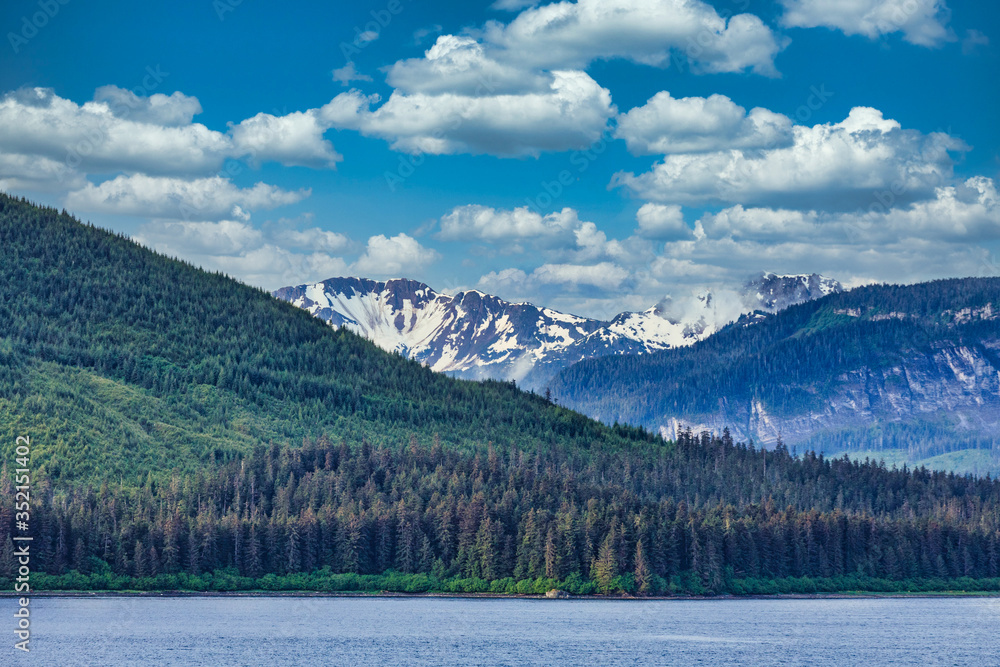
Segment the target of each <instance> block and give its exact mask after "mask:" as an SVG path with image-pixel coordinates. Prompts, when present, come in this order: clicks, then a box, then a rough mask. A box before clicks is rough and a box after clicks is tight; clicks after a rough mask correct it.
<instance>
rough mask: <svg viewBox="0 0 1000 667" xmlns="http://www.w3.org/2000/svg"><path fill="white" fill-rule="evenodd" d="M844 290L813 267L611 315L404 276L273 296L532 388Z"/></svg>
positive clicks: (469, 374) (432, 361)
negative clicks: (587, 362)
mask: <svg viewBox="0 0 1000 667" xmlns="http://www.w3.org/2000/svg"><path fill="white" fill-rule="evenodd" d="M842 289H843V288H842V286H841V285H840V283H839V282H837V281H836V280H833V279H831V278H826V277H823V276H819V275H816V274H813V275H803V276H779V275H775V274H773V273H762V274H760V275H759V276H757V277H755V278H754V279H752V280H749V281H747V282H746V283H745V284H744V285H742V286H741V287H740V288H739V289H735V290H715V291H704V292H702V293H700V294H697V295H693V296H692V297H689V298H682V299H672V298H670V297H666V298H664V299H663V300H661V301H660V302H659V303H658V304H656V305H655V306H652V307H650V308H649V309H647V310H645V311H642V312H638V313H636V312H623V313H620V314H619V315H617V316H615V317H614V318H612V319H611V320H609V321H601V320H597V319H593V318H587V317H580V316H577V315H571V314H566V313H560V312H557V311H555V310H552V309H549V308H544V307H539V306H535V305H533V304H530V303H523V302H522V303H511V302H508V301H505V300H503V299H500V298H498V297H495V296H491V295H489V294H484V293H483V292H480V291H478V290H467V291H462V292H458V293H456V294H454V295H448V294H442V293H439V292H436V291H435V290H433V289H432V288H431V287H429V286H427V285H425V284H423V283H420V282H417V281H413V280H406V279H399V280H388V281H384V282H378V281H373V280H366V279H363V278H331V279H330V280H325V281H323V282H321V283H315V284H311V285H299V286H297V287H285V288H282V289H279V290H276V291H275V292H274V295H275V296H277V297H278V298H281V299H284V300H286V301H289V302H291V303H293V304H294V305H296V306H299V307H300V308H303V309H305V310H307V311H309V312H311V313H312V314H314V315H316V316H317V317H319V318H320V319H322V320H324V321H326V322H327V323H329V324H331V325H332V326H334V327H342V326H343V327H347V328H349V329H351V330H352V331H354V332H356V333H358V334H360V335H362V336H364V337H365V338H368V339H369V340H371V341H373V342H374V343H375V344H376V345H378V346H379V347H381V348H382V349H385V350H389V351H395V352H399V353H400V354H402V355H404V356H406V357H409V358H412V359H415V360H417V361H420V362H421V363H423V364H425V365H427V366H429V367H430V368H432V369H433V370H435V371H439V372H445V373H448V374H450V375H454V376H457V377H462V378H468V379H483V378H493V379H504V380H516V381H518V382H519V384H521V385H522V386H525V387H528V388H535V389H540V388H543V387H544V385H545V383H546V382H547V381H548V380H549V378H551V377H552V376H553V375H555V374H556V373H558V372H559V371H560V370H562V369H563V368H567V367H569V366H570V365H572V364H574V363H576V362H578V361H581V360H584V359H592V358H597V357H604V356H609V355H633V354H645V353H649V352H654V351H658V350H666V349H671V348H676V347H685V346H688V345H691V344H693V343H695V342H697V341H699V340H703V339H705V338H706V337H708V336H710V335H711V334H713V333H714V332H716V331H718V330H719V329H720V328H721V327H723V326H725V325H726V324H728V323H729V322H731V321H733V320H735V319H736V318H737V317H739V316H740V315H741V314H742V313H749V312H758V313H774V312H777V311H778V310H781V309H782V308H786V307H788V306H789V305H792V304H796V303H801V302H802V301H806V300H809V299H815V298H819V297H821V296H825V295H827V294H831V293H835V292H839V291H841V290H842Z"/></svg>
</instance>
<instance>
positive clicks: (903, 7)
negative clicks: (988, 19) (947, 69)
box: [781, 0, 955, 47]
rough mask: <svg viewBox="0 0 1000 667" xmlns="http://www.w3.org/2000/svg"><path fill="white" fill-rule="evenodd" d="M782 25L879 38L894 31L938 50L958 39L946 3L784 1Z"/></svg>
mask: <svg viewBox="0 0 1000 667" xmlns="http://www.w3.org/2000/svg"><path fill="white" fill-rule="evenodd" d="M781 4H782V5H784V8H785V13H784V15H783V16H782V17H781V23H782V25H785V26H787V27H790V28H816V27H820V26H822V27H827V28H834V29H836V30H840V31H842V32H843V33H844V34H845V35H864V36H865V37H868V38H869V39H876V38H878V37H880V36H882V35H888V34H891V33H895V32H901V33H903V39H905V40H906V41H908V42H910V43H912V44H917V45H919V46H927V47H936V46H940V45H941V44H943V43H944V42H946V41H951V40H954V39H955V36H954V34H953V33H952V31H951V30H949V29H948V28H947V24H948V20H949V18H950V11H949V10H948V6H947V5H946V4H945V1H944V0H850V1H849V2H848V1H845V0H781Z"/></svg>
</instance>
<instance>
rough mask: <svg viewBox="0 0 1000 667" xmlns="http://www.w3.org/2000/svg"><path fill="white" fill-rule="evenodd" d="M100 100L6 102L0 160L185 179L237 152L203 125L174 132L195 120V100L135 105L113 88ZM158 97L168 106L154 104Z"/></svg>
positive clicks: (49, 96)
mask: <svg viewBox="0 0 1000 667" xmlns="http://www.w3.org/2000/svg"><path fill="white" fill-rule="evenodd" d="M129 96H132V97H129ZM99 97H100V99H99V100H97V101H93V102H87V103H85V104H83V105H82V106H81V105H77V104H76V103H75V102H72V101H70V100H67V99H64V98H61V97H59V96H58V95H56V94H55V93H54V92H53V91H52V90H51V89H47V88H32V89H26V90H21V91H18V92H17V93H9V94H7V95H5V96H4V97H3V99H2V100H0V153H15V154H22V155H36V156H39V157H43V158H47V159H49V160H54V161H58V162H63V163H64V164H66V165H67V166H68V167H69V168H71V169H75V170H78V171H81V172H87V171H95V172H113V171H135V172H143V173H149V174H171V175H182V174H194V173H198V172H202V173H204V172H211V171H213V170H215V169H217V168H218V167H219V165H221V163H222V160H223V159H224V158H225V157H226V155H228V154H229V153H230V152H231V147H232V145H231V141H230V139H229V138H228V137H227V136H226V135H224V134H222V133H219V132H215V131H212V130H209V129H208V128H207V127H205V126H204V125H201V124H198V123H195V124H186V125H176V123H178V122H179V121H182V120H184V118H186V117H187V114H189V113H193V112H192V108H193V107H192V105H191V101H192V100H194V98H187V97H184V96H180V98H175V97H174V96H171V97H170V98H167V97H166V96H164V95H159V96H156V95H154V96H153V97H151V98H135V96H134V95H132V93H129V92H128V91H122V90H120V89H112V88H110V87H105V88H102V89H99ZM132 98H135V99H132ZM157 98H163V100H161V101H160V102H154V100H155V99H157ZM122 100H124V101H122ZM164 100H165V101H164ZM194 102H195V103H196V102H197V100H194ZM129 104H133V105H134V107H130V106H128V105H129ZM130 109H132V111H130ZM154 119H155V120H159V121H162V120H164V119H166V120H169V121H170V122H171V123H172V124H170V125H161V124H158V123H156V122H153V120H154Z"/></svg>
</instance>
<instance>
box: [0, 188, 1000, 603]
mask: <svg viewBox="0 0 1000 667" xmlns="http://www.w3.org/2000/svg"><path fill="white" fill-rule="evenodd" d="M0 239H2V243H0V279H2V284H3V285H4V286H5V287H6V289H5V290H4V291H3V292H2V293H0V456H2V457H3V464H2V465H0V499H3V500H0V586H6V587H8V590H10V587H12V586H13V579H14V578H15V577H16V576H18V575H17V572H18V569H17V568H18V567H19V564H18V560H17V557H16V555H15V547H14V541H13V539H12V538H13V537H22V536H23V535H24V532H25V530H24V529H23V528H22V527H19V526H18V525H17V524H16V522H15V517H17V515H16V514H15V506H14V498H15V487H14V479H15V478H14V476H13V475H11V474H10V473H11V471H12V468H13V467H14V466H21V465H22V464H21V463H20V462H18V459H17V457H15V447H16V445H17V444H19V443H21V442H24V441H23V440H21V441H19V440H17V439H16V438H28V439H30V440H29V441H28V442H29V444H28V445H26V446H28V447H29V448H30V461H29V464H30V470H31V475H30V477H31V480H30V487H31V488H30V496H31V512H30V520H29V523H30V537H31V538H32V542H31V586H32V589H33V590H75V591H80V590H101V591H107V590H131V591H135V590H152V591H164V590H193V591H206V590H213V591H214V590H220V591H233V590H253V591H262V590H264V591H304V590H310V591H319V590H324V591H358V590H366V591H368V590H371V591H384V590H392V591H401V592H408V593H417V592H425V591H448V592H452V593H457V592H480V593H481V592H488V591H489V592H495V593H532V592H534V593H543V592H545V591H547V590H549V589H551V588H561V589H565V590H571V591H573V592H574V593H595V592H597V593H605V594H607V593H629V594H637V595H648V594H673V593H687V594H704V593H712V592H730V593H736V594H750V593H768V592H770V593H776V592H797V593H807V592H816V591H821V590H822V591H827V590H829V591H842V590H883V591H911V590H997V589H1000V580H996V579H995V578H996V577H998V576H1000V560H998V558H997V554H998V553H1000V512H998V511H997V510H998V508H1000V482H997V481H994V480H989V479H983V478H973V477H956V476H954V475H947V474H943V473H932V472H929V471H927V470H917V471H903V470H889V469H886V468H885V467H884V466H879V465H876V464H873V463H857V462H851V461H849V460H848V459H846V458H840V459H837V460H830V459H826V458H822V457H817V456H803V457H800V458H795V457H792V456H791V455H790V454H789V452H788V451H787V450H785V449H783V448H780V447H779V448H777V451H775V452H763V451H760V450H758V449H756V448H754V447H750V446H747V445H745V444H742V443H738V442H734V441H733V440H732V439H731V438H728V437H718V438H712V437H709V436H707V435H706V436H704V437H694V436H689V435H688V434H686V433H685V434H682V435H681V436H680V437H679V438H678V439H677V441H676V442H668V441H665V440H663V439H662V438H660V437H658V436H656V435H653V434H651V433H649V432H647V431H645V430H643V429H640V428H635V427H629V426H622V425H616V426H606V425H603V424H601V423H598V422H596V421H593V420H590V419H588V418H586V417H584V416H583V415H580V414H578V413H575V412H572V411H570V410H568V409H566V408H564V407H561V406H558V405H553V404H552V403H551V402H550V401H548V400H546V399H544V398H542V397H540V396H537V395H532V394H528V393H525V392H522V391H520V390H518V389H517V388H516V387H514V386H513V385H512V384H511V383H506V382H497V381H484V382H467V381H462V380H456V379H453V378H450V377H447V376H445V375H443V374H440V373H435V372H433V371H431V370H430V369H428V368H426V367H425V366H422V365H421V364H419V363H418V362H416V361H413V360H407V359H403V358H402V357H401V356H399V355H395V354H389V353H386V352H384V351H382V350H380V349H379V348H378V347H376V346H375V345H374V344H372V343H371V342H369V341H367V340H365V339H363V338H361V337H359V336H357V335H355V334H354V333H352V332H350V331H348V330H347V329H346V328H340V329H333V328H331V327H330V326H328V325H326V324H325V323H323V322H322V321H320V320H319V319H317V318H315V317H313V316H311V315H310V314H308V313H306V312H305V311H303V310H301V309H298V308H295V307H294V306H292V305H290V304H288V303H286V302H283V301H281V300H279V299H276V298H273V297H272V296H270V295H269V294H267V293H266V292H263V291H261V290H258V289H254V288H252V287H248V286H246V285H244V284H241V283H239V282H237V281H234V280H231V279H229V278H227V277H225V276H223V275H221V274H218V273H208V272H205V271H202V270H199V269H197V268H195V267H193V266H191V265H189V264H185V263H183V262H180V261H177V260H173V259H169V258H167V257H164V256H162V255H158V254H156V253H154V252H151V251H149V250H147V249H145V248H142V247H141V246H139V245H137V244H136V243H134V242H132V241H131V240H129V239H127V238H125V237H123V236H120V235H116V234H111V233H109V232H106V231H103V230H100V229H96V228H94V227H91V226H89V225H83V224H81V223H79V222H78V221H76V220H74V219H73V218H71V217H70V216H69V215H67V214H65V213H59V212H58V211H55V210H53V209H49V208H39V207H35V206H32V205H30V204H29V203H28V202H26V201H24V200H19V199H15V198H12V197H8V196H6V195H2V194H0ZM944 296H947V302H948V303H950V302H958V301H961V299H958V298H957V297H956V296H955V295H944ZM411 297H412V298H417V295H416V293H415V292H414V293H413V294H411ZM827 298H830V297H827ZM890 305H891V306H892V307H893V311H892V312H897V311H899V312H902V311H901V310H900V308H899V307H898V306H897V305H896V304H890ZM968 305H969V307H970V310H969V311H967V312H966V311H964V310H963V311H961V312H960V313H955V314H954V317H955V318H958V319H960V320H961V321H963V322H965V323H966V324H968V325H969V326H972V327H973V328H974V327H975V326H976V323H981V322H982V321H985V319H984V317H985V315H984V312H985V311H983V307H984V306H983V304H976V303H970V304H968ZM991 312H992V311H991ZM953 319H954V318H953ZM778 320H779V318H778V317H773V318H765V319H764V320H763V321H762V322H760V323H758V324H755V325H752V326H751V327H749V329H748V330H751V331H752V330H754V329H758V330H761V331H763V330H764V329H765V328H767V327H769V326H773V324H772V322H774V321H778ZM895 321H897V320H890V322H895ZM819 325H820V323H816V327H819ZM814 328H815V327H814ZM646 356H649V355H643V357H646ZM584 363H589V362H584ZM17 484H19V485H20V484H21V482H20V481H18V482H17ZM17 520H18V521H21V520H22V519H21V518H18V519H17Z"/></svg>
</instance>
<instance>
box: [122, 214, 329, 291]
mask: <svg viewBox="0 0 1000 667" xmlns="http://www.w3.org/2000/svg"><path fill="white" fill-rule="evenodd" d="M296 235H300V236H296ZM331 235H332V236H331ZM132 238H133V239H134V240H135V241H137V242H139V243H142V244H143V245H145V246H147V247H150V248H153V249H155V250H157V251H159V252H161V253H164V254H166V255H170V256H175V257H181V258H183V259H185V260H187V261H189V262H192V263H193V264H195V265H197V266H201V267H203V268H205V269H207V270H210V271H223V272H224V273H226V274H228V275H231V276H233V277H235V278H238V279H240V280H242V281H244V282H246V283H249V284H251V285H257V286H260V287H264V288H266V289H276V288H278V287H284V286H286V285H292V284H295V285H298V284H302V283H303V282H311V281H318V280H325V279H327V278H330V277H332V276H337V275H345V274H347V273H349V269H348V265H347V262H345V261H344V260H343V259H342V258H341V257H337V256H334V255H331V254H330V253H331V252H338V251H339V250H342V249H343V248H344V247H346V244H347V243H348V240H347V239H346V237H344V236H343V235H341V234H336V233H334V232H329V231H327V230H323V229H319V228H312V229H305V230H288V229H280V230H277V231H275V230H267V229H258V228H256V227H254V226H252V225H251V224H249V223H247V222H244V221H241V220H220V221H218V222H191V221H179V220H155V221H152V222H149V223H146V224H145V225H143V226H142V227H141V228H140V229H139V231H138V232H137V233H136V234H135V235H134V236H133V237H132ZM317 240H318V243H312V242H310V241H317ZM296 241H298V242H296Z"/></svg>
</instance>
